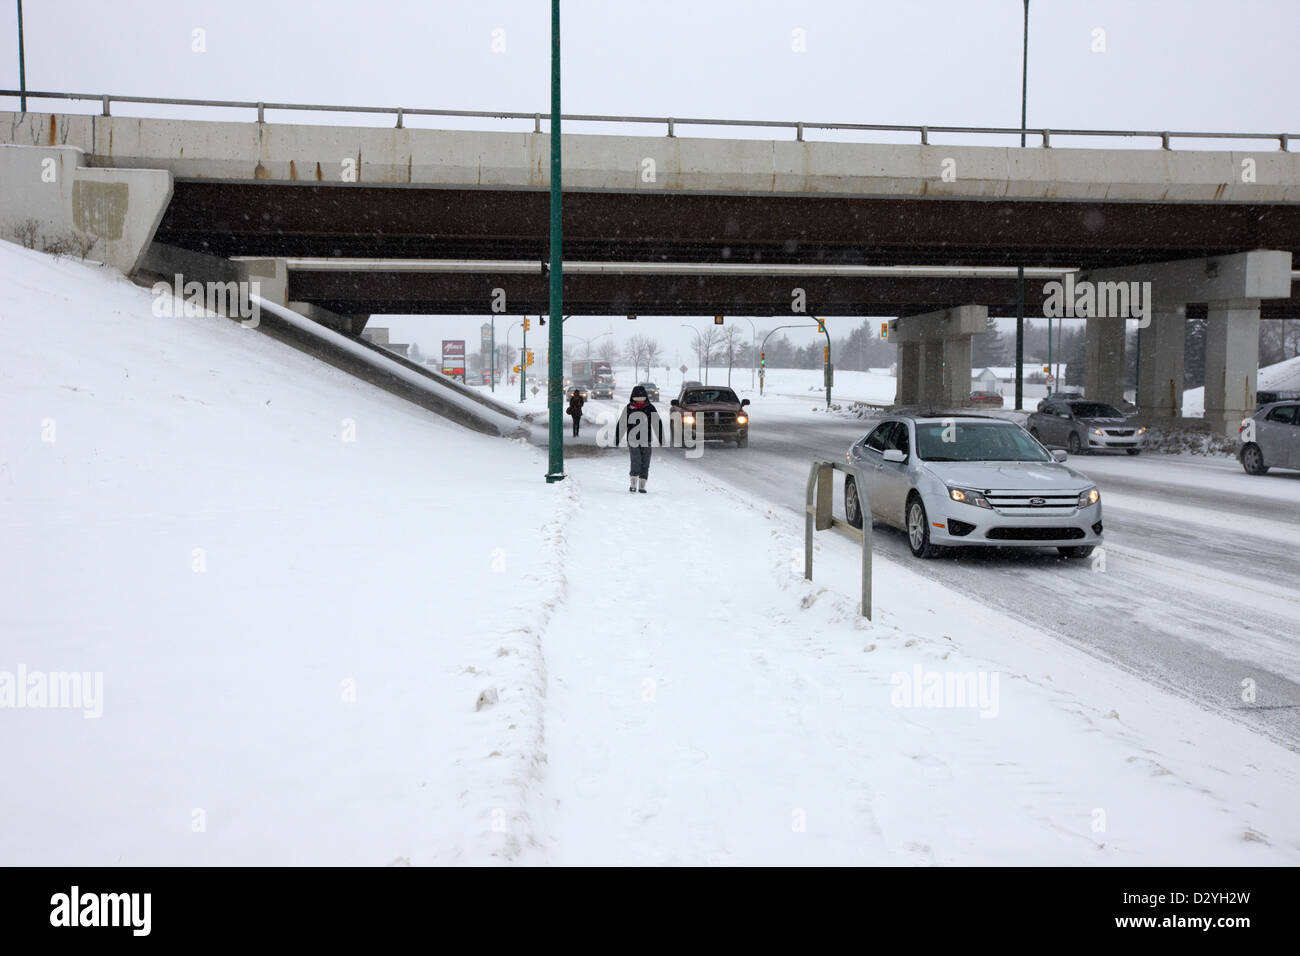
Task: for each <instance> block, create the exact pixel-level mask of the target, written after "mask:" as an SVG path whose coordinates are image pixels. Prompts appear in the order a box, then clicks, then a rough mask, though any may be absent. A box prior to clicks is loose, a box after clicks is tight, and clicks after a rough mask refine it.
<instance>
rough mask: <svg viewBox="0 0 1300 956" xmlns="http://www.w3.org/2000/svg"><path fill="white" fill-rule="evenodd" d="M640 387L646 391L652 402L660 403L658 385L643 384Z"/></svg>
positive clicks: (652, 383) (651, 383)
mask: <svg viewBox="0 0 1300 956" xmlns="http://www.w3.org/2000/svg"><path fill="white" fill-rule="evenodd" d="M640 385H641V387H642V388H644V389H645V393H646V395H647V396H649V399H650V401H652V402H657V401H659V386H658V385H656V384H655V383H654V382H641V383H640Z"/></svg>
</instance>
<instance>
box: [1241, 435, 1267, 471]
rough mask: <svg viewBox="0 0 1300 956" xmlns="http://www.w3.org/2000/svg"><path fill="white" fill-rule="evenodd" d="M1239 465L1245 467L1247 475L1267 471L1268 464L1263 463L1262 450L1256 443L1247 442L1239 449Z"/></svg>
mask: <svg viewBox="0 0 1300 956" xmlns="http://www.w3.org/2000/svg"><path fill="white" fill-rule="evenodd" d="M1241 467H1242V468H1245V469H1246V474H1248V475H1262V474H1264V473H1265V472H1266V471H1268V465H1266V464H1264V452H1263V451H1261V450H1260V447H1259V446H1258V445H1256V444H1253V443H1252V444H1249V445H1247V446H1246V447H1245V448H1243V449H1242V450H1241Z"/></svg>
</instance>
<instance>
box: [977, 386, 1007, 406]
mask: <svg viewBox="0 0 1300 956" xmlns="http://www.w3.org/2000/svg"><path fill="white" fill-rule="evenodd" d="M970 400H971V402H973V403H974V404H976V405H996V406H997V407H998V408H1001V407H1002V393H1001V392H988V391H982V390H976V391H974V392H971V393H970Z"/></svg>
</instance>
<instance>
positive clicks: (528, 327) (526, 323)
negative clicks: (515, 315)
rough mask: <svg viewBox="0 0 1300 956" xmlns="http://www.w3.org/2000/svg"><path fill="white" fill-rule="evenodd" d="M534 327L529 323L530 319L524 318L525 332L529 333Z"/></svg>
mask: <svg viewBox="0 0 1300 956" xmlns="http://www.w3.org/2000/svg"><path fill="white" fill-rule="evenodd" d="M530 328H532V326H531V325H530V324H529V322H528V317H527V316H524V331H525V332H527V331H528V330H529V329H530Z"/></svg>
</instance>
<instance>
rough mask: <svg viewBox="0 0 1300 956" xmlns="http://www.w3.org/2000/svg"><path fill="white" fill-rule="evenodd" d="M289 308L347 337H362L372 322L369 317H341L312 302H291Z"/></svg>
mask: <svg viewBox="0 0 1300 956" xmlns="http://www.w3.org/2000/svg"><path fill="white" fill-rule="evenodd" d="M289 308H291V309H293V311H295V312H297V313H298V314H299V315H304V316H306V317H307V318H309V319H311V320H312V321H313V322H319V323H320V324H321V325H323V326H325V327H326V328H330V329H333V330H334V331H335V332H342V333H344V334H345V335H360V334H361V332H362V330H363V329H365V327H366V323H367V322H369V321H370V316H368V315H339V314H338V313H337V312H331V311H330V310H329V309H325V308H321V307H320V306H319V305H314V304H312V303H311V302H290V303H289Z"/></svg>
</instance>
